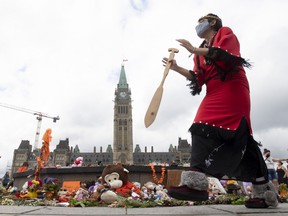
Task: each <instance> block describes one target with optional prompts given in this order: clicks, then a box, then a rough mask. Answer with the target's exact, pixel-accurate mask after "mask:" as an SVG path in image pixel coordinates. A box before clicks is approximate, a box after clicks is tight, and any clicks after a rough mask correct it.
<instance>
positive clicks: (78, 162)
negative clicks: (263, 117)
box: [72, 157, 83, 167]
mask: <svg viewBox="0 0 288 216" xmlns="http://www.w3.org/2000/svg"><path fill="white" fill-rule="evenodd" d="M82 164H83V157H77V158H76V160H75V161H74V164H72V167H81V166H82Z"/></svg>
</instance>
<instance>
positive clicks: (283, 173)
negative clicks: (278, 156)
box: [276, 161, 288, 185]
mask: <svg viewBox="0 0 288 216" xmlns="http://www.w3.org/2000/svg"><path fill="white" fill-rule="evenodd" d="M276 172H277V176H278V183H279V184H286V185H287V183H288V182H287V169H286V168H285V167H284V166H283V163H282V161H278V162H277V167H276Z"/></svg>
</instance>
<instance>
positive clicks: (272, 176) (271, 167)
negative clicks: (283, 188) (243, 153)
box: [263, 148, 287, 190]
mask: <svg viewBox="0 0 288 216" xmlns="http://www.w3.org/2000/svg"><path fill="white" fill-rule="evenodd" d="M263 158H264V161H265V163H266V166H267V169H268V176H269V180H270V181H272V182H273V184H274V187H275V189H276V190H278V186H279V184H278V176H277V172H276V169H275V164H274V163H276V162H281V161H286V160H287V159H280V158H273V157H272V156H271V152H270V150H269V149H266V148H265V149H264V151H263Z"/></svg>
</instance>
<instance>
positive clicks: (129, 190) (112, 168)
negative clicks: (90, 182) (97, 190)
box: [101, 164, 143, 198]
mask: <svg viewBox="0 0 288 216" xmlns="http://www.w3.org/2000/svg"><path fill="white" fill-rule="evenodd" d="M128 173H129V171H128V170H127V169H125V168H124V167H123V166H122V165H120V164H110V165H108V166H106V167H105V168H104V169H103V171H102V176H101V177H102V178H101V180H102V184H103V185H105V184H108V185H109V187H110V189H111V190H113V191H115V193H116V194H118V195H120V196H122V197H131V196H132V197H135V198H136V197H141V196H142V195H143V192H142V191H141V190H140V189H139V188H138V187H137V186H136V185H135V184H133V183H132V182H130V181H129V180H128Z"/></svg>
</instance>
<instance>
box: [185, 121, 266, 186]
mask: <svg viewBox="0 0 288 216" xmlns="http://www.w3.org/2000/svg"><path fill="white" fill-rule="evenodd" d="M190 132H191V134H192V152H191V167H192V168H195V169H198V170H201V171H202V172H204V173H206V174H208V175H211V176H214V177H216V178H219V179H221V178H223V177H224V176H225V177H227V178H228V179H236V180H239V181H245V182H255V181H256V178H260V177H264V178H265V180H268V171H267V166H266V164H265V161H264V159H263V156H262V153H261V151H260V148H259V143H257V142H256V141H255V140H254V139H253V137H252V136H251V135H250V131H249V128H248V124H247V122H246V119H245V118H243V119H242V120H241V123H240V125H239V127H238V129H237V130H236V131H228V130H224V129H220V128H216V127H211V126H208V125H204V124H199V123H197V124H193V125H192V126H191V128H190Z"/></svg>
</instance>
